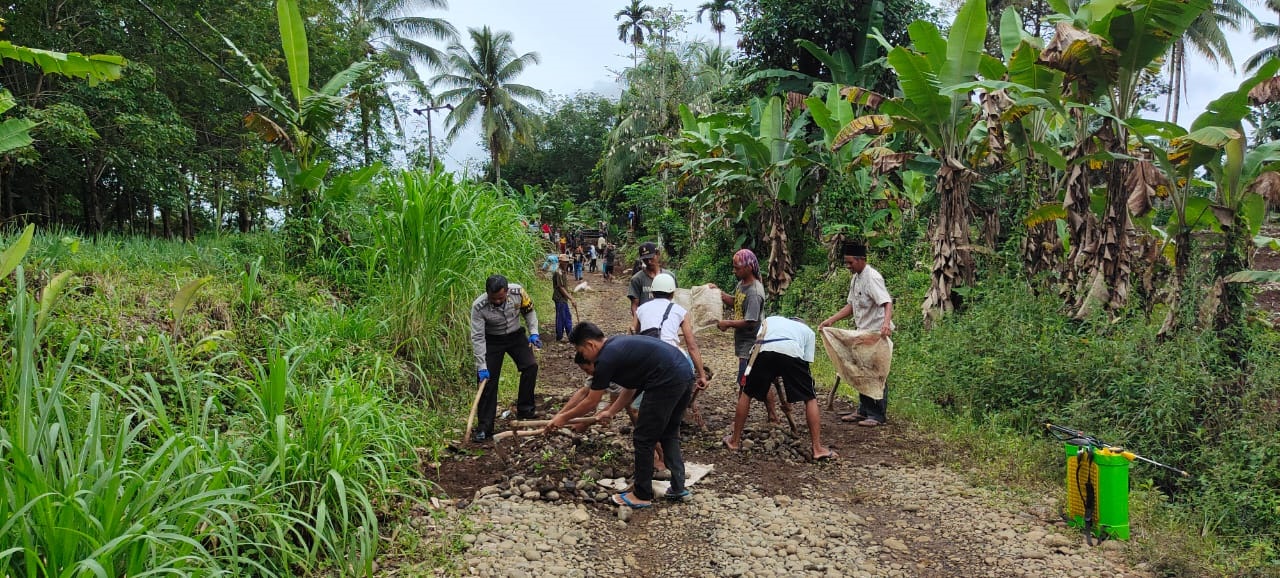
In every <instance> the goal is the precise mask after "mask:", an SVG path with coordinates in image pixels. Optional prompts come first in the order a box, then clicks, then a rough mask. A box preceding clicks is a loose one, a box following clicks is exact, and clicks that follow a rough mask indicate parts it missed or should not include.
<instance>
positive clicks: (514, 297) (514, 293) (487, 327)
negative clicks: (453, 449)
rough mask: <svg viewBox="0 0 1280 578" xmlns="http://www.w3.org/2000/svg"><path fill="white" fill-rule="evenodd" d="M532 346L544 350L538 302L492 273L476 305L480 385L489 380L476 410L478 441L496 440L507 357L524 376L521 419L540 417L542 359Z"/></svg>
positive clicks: (474, 338)
mask: <svg viewBox="0 0 1280 578" xmlns="http://www.w3.org/2000/svg"><path fill="white" fill-rule="evenodd" d="M521 316H523V317H524V321H525V324H526V325H528V326H529V338H528V339H525V330H524V328H523V327H521V326H520V317H521ZM530 346H532V347H537V348H539V349H541V348H542V339H540V338H539V337H538V315H537V314H536V313H534V311H533V301H531V300H530V299H529V295H528V294H527V293H525V290H524V288H523V287H521V286H519V285H517V284H515V283H508V282H507V278H506V277H503V276H502V275H491V276H490V277H489V279H488V281H486V282H485V292H484V294H483V295H480V296H479V297H476V300H475V302H474V303H472V304H471V348H472V349H473V350H474V351H475V355H476V368H477V372H476V378H477V380H478V381H483V380H485V379H487V380H489V381H488V383H486V384H485V386H484V393H483V394H481V396H480V405H479V407H478V409H477V410H476V415H477V419H478V421H479V423H478V424H477V427H476V429H475V434H474V435H473V436H472V438H471V440H472V441H475V442H482V441H485V440H488V439H490V438H492V437H493V421H494V418H495V417H496V414H497V412H498V380H499V378H501V377H502V362H503V359H502V357H503V355H510V356H511V360H512V361H514V362H515V363H516V370H518V371H519V372H520V394H519V397H517V399H516V417H517V418H519V419H533V418H534V413H533V410H534V406H533V388H534V385H535V384H536V383H537V381H538V361H537V360H536V359H534V357H533V349H532V348H531V347H530Z"/></svg>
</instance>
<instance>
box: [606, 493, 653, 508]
mask: <svg viewBox="0 0 1280 578" xmlns="http://www.w3.org/2000/svg"><path fill="white" fill-rule="evenodd" d="M630 495H631V492H622V493H621V494H614V495H613V498H611V500H612V501H613V503H614V504H617V505H619V506H627V507H628V508H631V509H632V510H642V509H644V508H648V507H649V506H652V505H653V504H652V503H649V504H641V503H640V502H632V501H631V498H629V497H627V496H630Z"/></svg>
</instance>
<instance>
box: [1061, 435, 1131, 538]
mask: <svg viewBox="0 0 1280 578" xmlns="http://www.w3.org/2000/svg"><path fill="white" fill-rule="evenodd" d="M1083 450H1084V451H1083V452H1082V451H1081V447H1079V446H1075V445H1072V444H1066V454H1067V520H1068V523H1069V524H1070V525H1072V526H1074V527H1076V528H1084V512H1085V499H1086V492H1087V488H1088V487H1089V486H1092V487H1093V496H1094V500H1093V512H1094V513H1093V520H1094V523H1093V528H1092V530H1093V534H1094V535H1095V536H1097V537H1099V538H1102V537H1103V536H1104V534H1105V535H1106V536H1107V537H1110V538H1115V539H1117V540H1128V539H1129V460H1128V459H1127V458H1125V457H1124V456H1123V455H1121V454H1120V453H1117V452H1114V451H1111V450H1107V449H1102V448H1094V447H1085V448H1083Z"/></svg>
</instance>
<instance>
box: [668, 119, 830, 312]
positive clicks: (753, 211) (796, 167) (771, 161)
mask: <svg viewBox="0 0 1280 578" xmlns="http://www.w3.org/2000/svg"><path fill="white" fill-rule="evenodd" d="M680 116H681V122H682V124H683V127H684V128H683V130H682V131H681V135H680V137H678V138H677V139H675V141H673V143H674V144H675V146H676V151H675V152H674V153H673V154H672V155H668V157H666V158H665V159H663V166H666V167H669V168H674V169H677V170H678V171H680V173H679V174H680V178H681V179H688V178H690V177H693V176H697V177H701V178H704V179H705V181H706V183H707V186H706V187H705V188H704V189H703V191H702V193H701V194H700V195H699V196H700V197H703V198H704V199H705V198H708V197H715V196H718V195H723V194H724V192H725V191H732V192H735V193H737V194H736V195H732V196H730V197H729V199H728V203H729V206H728V207H727V208H728V210H729V212H730V213H736V214H737V215H738V217H739V221H747V222H752V221H754V222H755V223H756V224H757V230H756V233H757V234H758V235H759V238H760V240H761V242H762V244H763V245H764V246H766V247H767V250H768V253H769V257H768V274H767V275H766V278H765V280H764V281H765V287H766V289H768V291H769V292H770V294H773V295H777V294H779V293H781V292H782V291H784V290H786V288H787V286H788V285H790V284H791V276H792V273H793V272H794V267H793V265H792V263H791V248H790V242H789V235H788V230H789V225H790V224H791V221H792V219H790V216H791V215H790V213H792V212H794V211H793V210H789V209H794V208H797V207H800V206H802V205H804V204H805V203H807V202H808V201H809V199H810V197H811V196H812V194H813V192H814V190H815V189H816V186H815V185H816V182H815V179H814V178H813V176H814V175H813V173H812V171H811V170H810V169H811V166H812V161H811V160H810V159H809V158H808V156H807V155H808V152H809V151H808V144H807V142H806V141H805V140H804V138H803V135H804V131H805V128H806V126H807V125H808V114H807V113H805V112H800V111H799V110H798V109H790V110H788V109H787V107H784V105H783V101H782V99H781V98H780V97H777V96H774V97H771V98H769V99H767V100H764V99H756V100H754V101H753V102H752V103H751V105H750V107H749V114H748V115H724V114H715V115H704V116H703V117H695V116H694V115H693V113H692V112H690V111H689V109H688V107H686V106H683V105H682V106H681V107H680Z"/></svg>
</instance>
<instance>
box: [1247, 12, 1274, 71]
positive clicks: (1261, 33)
mask: <svg viewBox="0 0 1280 578" xmlns="http://www.w3.org/2000/svg"><path fill="white" fill-rule="evenodd" d="M1266 6H1267V10H1270V11H1272V12H1280V0H1267V1H1266ZM1253 39H1254V40H1266V41H1268V42H1270V43H1271V44H1270V45H1268V46H1267V47H1265V48H1263V49H1262V50H1259V51H1258V53H1257V54H1254V55H1253V56H1250V57H1249V59H1248V60H1246V61H1245V62H1244V69H1245V71H1246V72H1253V71H1255V70H1257V69H1258V67H1259V66H1262V65H1263V64H1264V63H1266V62H1267V61H1268V60H1271V59H1272V58H1277V57H1280V24H1276V23H1272V22H1260V23H1258V24H1257V25H1255V26H1254V27H1253Z"/></svg>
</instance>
